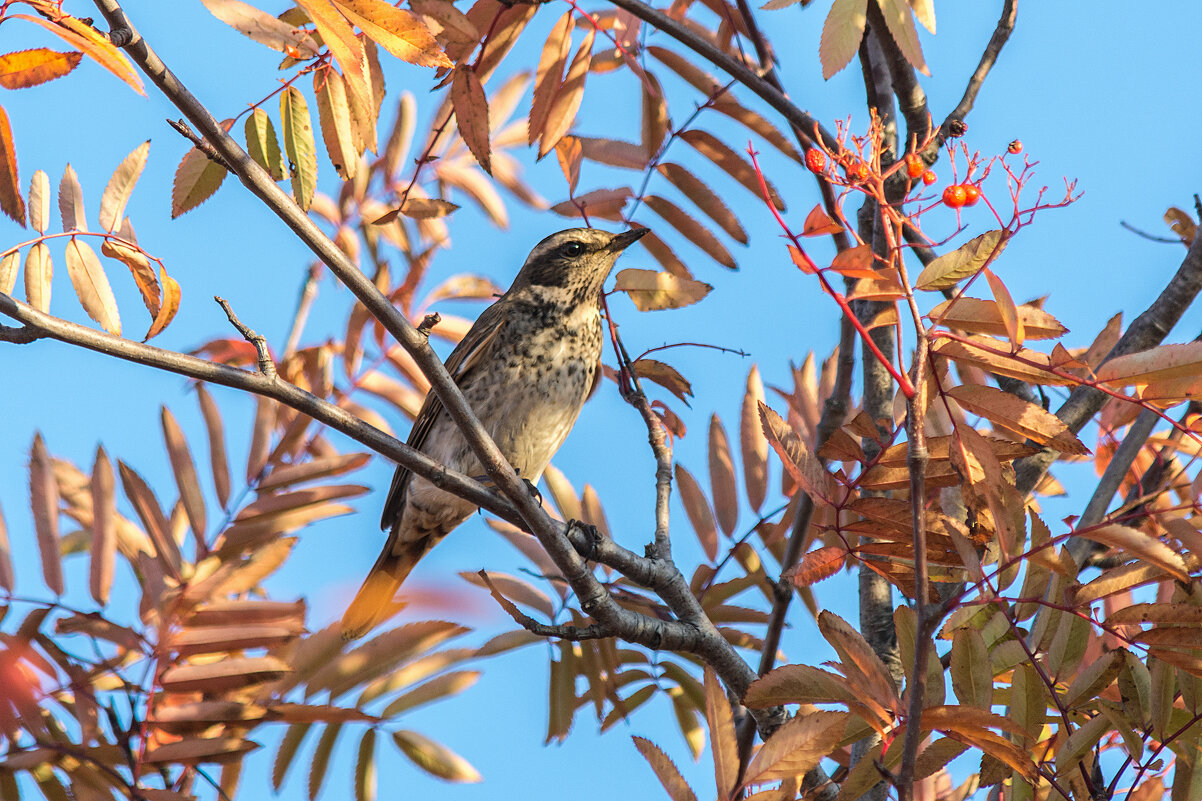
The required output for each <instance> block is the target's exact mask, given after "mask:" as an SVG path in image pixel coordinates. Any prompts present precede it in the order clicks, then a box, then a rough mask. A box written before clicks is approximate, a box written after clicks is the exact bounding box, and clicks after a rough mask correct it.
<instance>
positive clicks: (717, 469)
mask: <svg viewBox="0 0 1202 801" xmlns="http://www.w3.org/2000/svg"><path fill="white" fill-rule="evenodd" d="M709 466H710V491H711V492H712V493H713V495H714V516H715V517H717V518H718V525H720V526H721V527H722V531H723V532H724V533H725V534H726V536H728V537H730V536H733V534H734V531H735V526H736V525H738V522H739V493H738V489H737V486H738V485H737V480H736V478H735V464H734V458H733V457H732V455H731V451H730V440H729V439H727V437H726V428H725V427H723V425H722V420H721V419H719V417H718V415H717V414H714V415H711V416H710V439H709Z"/></svg>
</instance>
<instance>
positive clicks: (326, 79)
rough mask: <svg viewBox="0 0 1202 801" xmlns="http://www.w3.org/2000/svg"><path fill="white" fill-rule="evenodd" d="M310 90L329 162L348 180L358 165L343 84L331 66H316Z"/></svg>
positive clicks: (357, 154)
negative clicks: (315, 99) (322, 67)
mask: <svg viewBox="0 0 1202 801" xmlns="http://www.w3.org/2000/svg"><path fill="white" fill-rule="evenodd" d="M313 94H314V95H315V96H316V97H317V118H318V120H319V121H320V122H321V137H322V139H323V140H324V141H325V144H326V153H328V154H329V156H330V163H331V164H333V165H334V171H335V172H337V173H338V175H339V177H341V178H342V179H343V180H344V181H346V180H350V179H351V178H354V177H355V170H356V169H357V168H358V166H359V153H358V152H357V151H356V148H355V138H354V133H353V131H352V130H351V109H350V106H349V105H348V104H347V99H346V84H345V83H344V82H343V80H342V76H341V75H339V74H338V73H337V72H336V71H334V70H333V69H319V70H317V71H315V72H314V73H313Z"/></svg>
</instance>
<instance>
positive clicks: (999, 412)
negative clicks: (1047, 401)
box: [947, 384, 1089, 455]
mask: <svg viewBox="0 0 1202 801" xmlns="http://www.w3.org/2000/svg"><path fill="white" fill-rule="evenodd" d="M947 394H948V395H949V396H950V397H952V398H954V399H955V400H956V402H957V403H959V404H960V405H961V406H962V407H964V410H965V411H967V412H969V413H970V414H977V415H980V416H981V417H984V418H985V419H987V420H989V421H990V422H991V423H993V424H995V425H998V426H1001V427H1002V428H1006V429H1009V430H1011V431H1015V432H1017V433H1019V434H1022V435H1023V436H1026V437H1030V438H1031V439H1033V440H1035V441H1036V442H1038V443H1039V444H1041V445H1050V446H1052V447H1054V448H1056V450H1058V451H1060V452H1061V453H1070V454H1075V455H1085V454H1088V453H1089V449H1088V448H1086V447H1085V445H1084V444H1083V443H1082V442H1081V440H1079V439H1077V437H1076V435H1075V434H1073V432H1072V431H1070V430H1069V427H1068V426H1067V425H1065V424H1064V421H1063V420H1061V419H1060V418H1059V417H1057V416H1056V415H1054V414H1052V413H1051V412H1048V411H1045V410H1044V409H1042V408H1040V407H1039V406H1036V405H1035V404H1033V403H1028V402H1027V401H1025V400H1023V399H1022V398H1020V397H1018V396H1017V395H1011V394H1010V393H1009V392H1003V391H1002V390H1000V389H994V388H993V387H987V386H981V385H974V384H964V385H961V386H958V387H952V388H951V389H948V390H947Z"/></svg>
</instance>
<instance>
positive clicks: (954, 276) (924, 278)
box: [914, 230, 1010, 292]
mask: <svg viewBox="0 0 1202 801" xmlns="http://www.w3.org/2000/svg"><path fill="white" fill-rule="evenodd" d="M1009 241H1010V234H1009V233H1008V232H1006V231H1004V230H997V231H987V232H985V233H983V234H981V235H980V236H975V237H973V238H972V239H970V240H969V241H968V242H965V243H964V244H963V245H961V246H960V247H958V248H956V249H955V250H953V251H952V252H951V253H944V254H943V255H942V256H939V257H938V258H936V259H935V260H934V261H932V262H931V263H930V264H928V265H927V266H926V267H925V268H924V269H923V271H922V272H921V273H919V275H918V279H917V280H916V281H915V282H914V288H915V289H922V290H926V291H927V292H939V291H942V290H944V289H951V288H952V287H954V286H955V285H956V284H958V283H959V282H960V281H962V280H964V279H965V278H968V277H969V276H971V275H973V274H975V273H976V272H977V271H978V270H980V269H981V268H982V267H987V266H989V264H990V263H992V262H993V261H994V260H995V259H997V257H998V256H1000V255H1001V254H1002V251H1003V250H1004V249H1005V248H1006V244H1007V242H1009Z"/></svg>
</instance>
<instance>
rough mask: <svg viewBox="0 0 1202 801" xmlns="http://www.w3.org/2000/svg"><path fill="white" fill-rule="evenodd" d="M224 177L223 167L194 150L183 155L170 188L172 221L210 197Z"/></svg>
mask: <svg viewBox="0 0 1202 801" xmlns="http://www.w3.org/2000/svg"><path fill="white" fill-rule="evenodd" d="M225 175H226V171H225V167H222V166H221V165H220V164H218V163H217V162H215V161H211V160H210V159H209V157H208V156H206V155H205V154H204V153H202V152H201V151H199V150H197V149H196V148H192V149H191V150H189V151H188V152H187V153H185V154H184V158H183V160H182V161H180V163H179V167H177V168H176V170H175V182H174V183H173V184H172V187H171V217H172V219H175V218H176V217H178V216H180V215H181V214H183V213H185V212H188V211H191V210H192V209H194V208H196V207H197V206H199V205H200V204H201V203H204V202H205V201H206V200H208V199H209V198H210V197H212V196H213V193H214V192H216V191H217V189H218V187H220V186H221V182H222V181H224V180H225Z"/></svg>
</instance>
